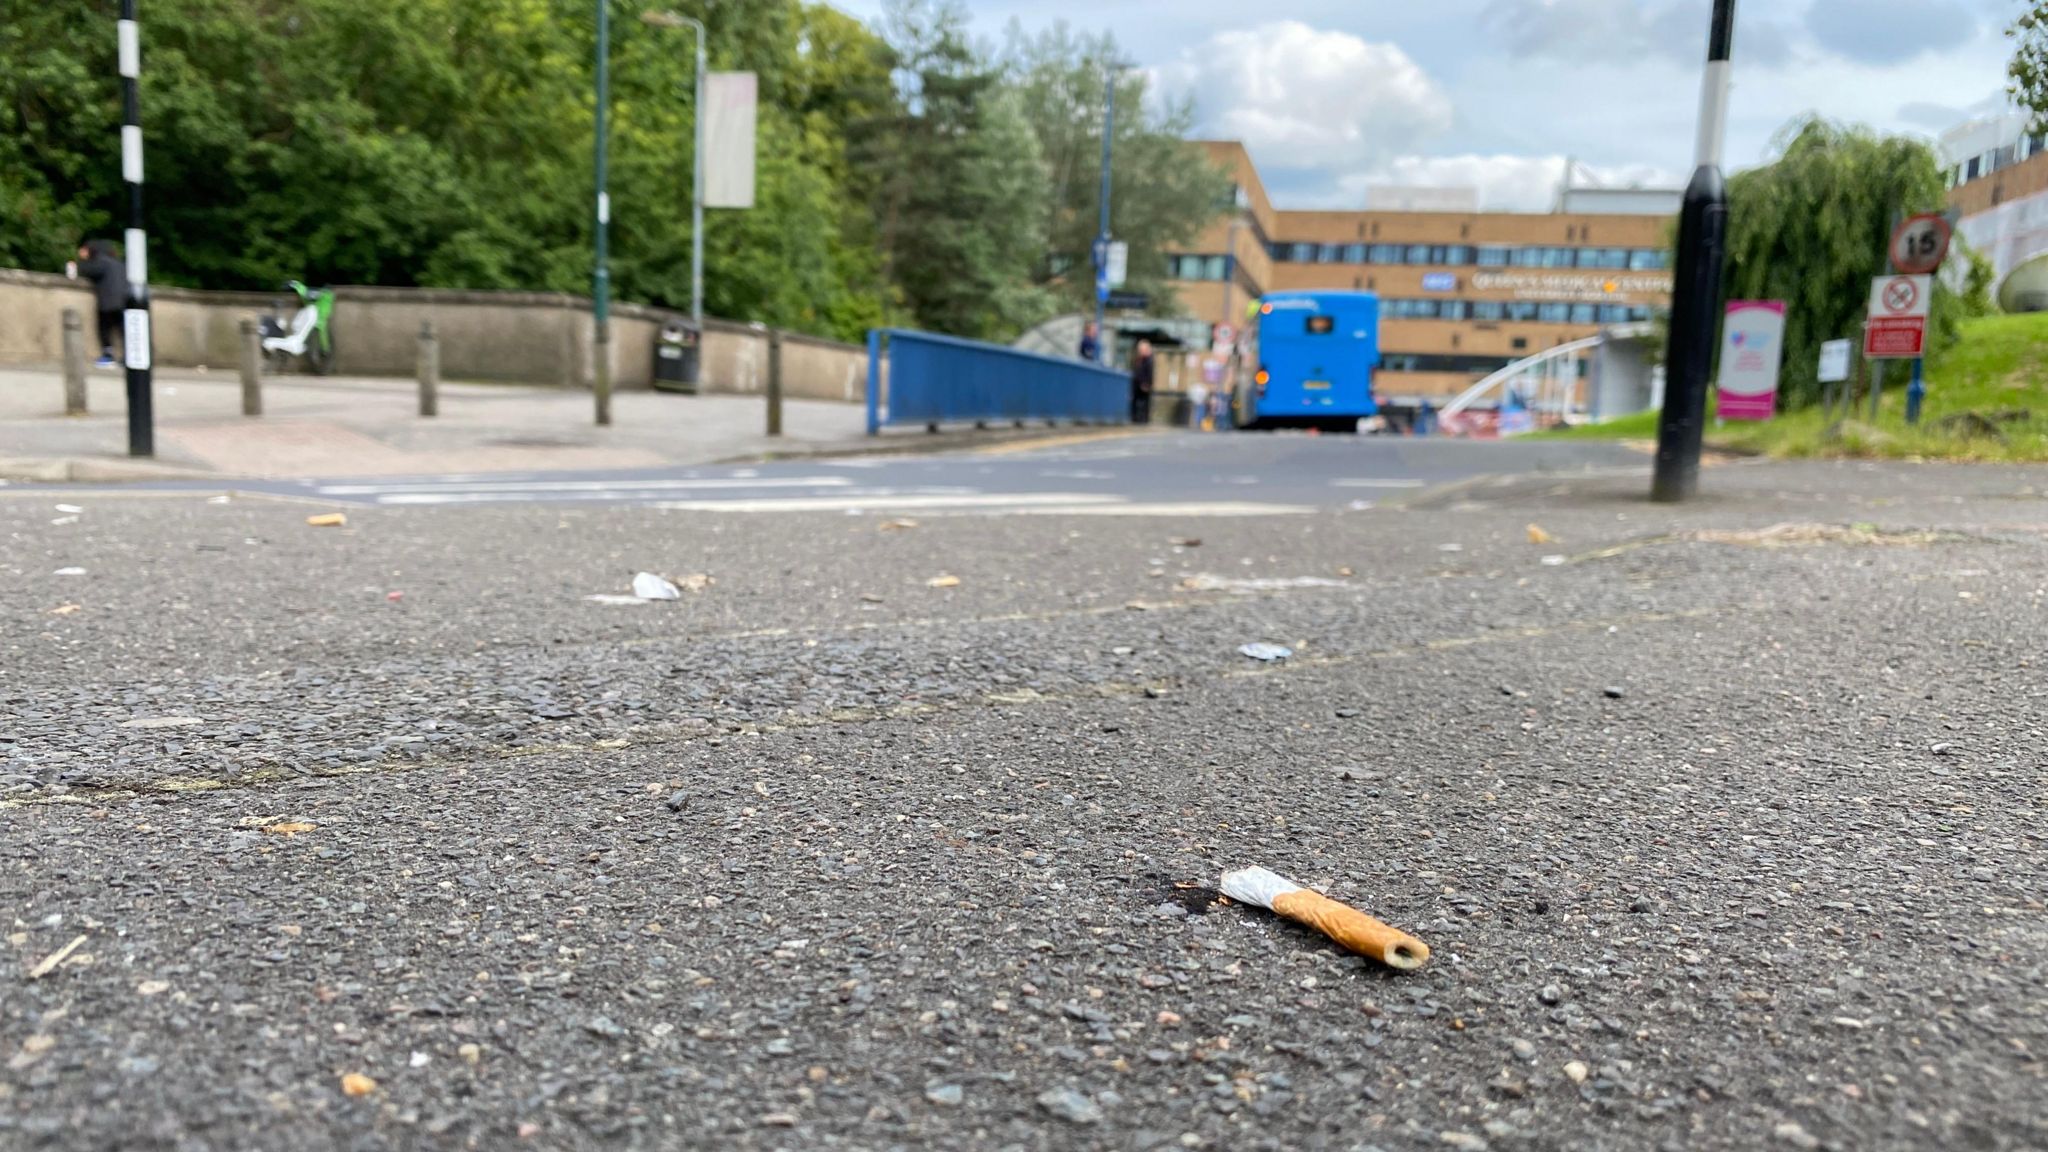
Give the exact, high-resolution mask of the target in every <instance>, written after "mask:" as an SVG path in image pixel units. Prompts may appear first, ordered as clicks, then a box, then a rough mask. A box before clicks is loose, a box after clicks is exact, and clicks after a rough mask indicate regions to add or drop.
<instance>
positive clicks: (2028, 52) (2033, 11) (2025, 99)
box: [2005, 0, 2048, 122]
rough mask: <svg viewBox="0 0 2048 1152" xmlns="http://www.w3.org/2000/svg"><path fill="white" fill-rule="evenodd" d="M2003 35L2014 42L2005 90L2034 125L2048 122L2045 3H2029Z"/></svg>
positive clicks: (2047, 7)
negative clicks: (2030, 117) (2033, 121)
mask: <svg viewBox="0 0 2048 1152" xmlns="http://www.w3.org/2000/svg"><path fill="white" fill-rule="evenodd" d="M2026 7H2027V10H2026V11H2025V12H2023V13H2021V14H2020V15H2019V16H2018V17H2016V18H2014V20H2013V22H2012V24H2011V25H2009V26H2008V27H2007V28H2006V30H2005V34H2006V36H2007V37H2008V38H2010V39H2011V40H2012V41H2013V53H2012V60H2011V62H2010V63H2008V64H2007V65H2006V81H2007V86H2006V91H2008V92H2010V93H2011V94H2012V97H2013V99H2015V100H2018V101H2019V103H2020V106H2021V107H2023V108H2026V109H2028V110H2030V111H2032V112H2033V114H2034V119H2035V120H2036V121H2037V122H2048V0H2031V2H2030V3H2028V4H2027V6H2026Z"/></svg>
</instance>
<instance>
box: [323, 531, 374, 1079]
mask: <svg viewBox="0 0 2048 1152" xmlns="http://www.w3.org/2000/svg"><path fill="white" fill-rule="evenodd" d="M306 526H307V527H308V528H345V527H347V526H348V517H347V516H345V515H343V514H342V513H340V512H322V513H321V514H320V515H318V516H308V517H306ZM364 1079H366V1080H367V1079H369V1078H368V1077H364ZM374 1086H375V1084H374V1082H373V1083H372V1087H374Z"/></svg>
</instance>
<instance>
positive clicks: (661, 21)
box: [640, 11, 711, 340]
mask: <svg viewBox="0 0 2048 1152" xmlns="http://www.w3.org/2000/svg"><path fill="white" fill-rule="evenodd" d="M640 22H641V23H643V24H646V25H649V26H651V27H654V28H688V29H690V30H692V31H693V32H695V33H696V34H697V72H696V76H695V78H694V85H695V88H694V96H693V97H692V99H693V100H694V101H695V103H694V104H693V105H692V106H691V109H690V118H691V119H692V120H693V121H695V126H694V128H693V132H694V138H695V140H696V144H695V145H694V146H693V147H692V149H691V157H690V166H691V172H690V322H691V323H692V324H695V325H696V326H697V334H698V335H697V338H698V339H699V340H702V339H703V338H704V337H703V333H704V75H705V73H707V72H709V71H710V68H711V65H710V63H709V61H708V53H707V52H706V50H705V46H704V23H703V21H701V20H696V19H693V18H691V17H689V16H685V15H683V14H682V13H680V12H653V11H649V12H642V13H641V14H640Z"/></svg>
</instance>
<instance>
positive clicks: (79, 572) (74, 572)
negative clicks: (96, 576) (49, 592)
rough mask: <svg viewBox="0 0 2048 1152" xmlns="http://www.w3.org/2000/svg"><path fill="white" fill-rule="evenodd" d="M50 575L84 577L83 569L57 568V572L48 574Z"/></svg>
mask: <svg viewBox="0 0 2048 1152" xmlns="http://www.w3.org/2000/svg"><path fill="white" fill-rule="evenodd" d="M50 575H52V576H83V575H85V569H83V568H59V569H57V570H56V571H55V572H52V573H50Z"/></svg>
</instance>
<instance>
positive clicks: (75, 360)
mask: <svg viewBox="0 0 2048 1152" xmlns="http://www.w3.org/2000/svg"><path fill="white" fill-rule="evenodd" d="M64 414H65V415H66V416H83V415H85V319H84V318H83V317H81V316H80V315H79V314H78V309H76V308H66V309H65V310H64Z"/></svg>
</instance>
